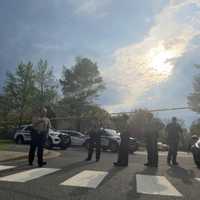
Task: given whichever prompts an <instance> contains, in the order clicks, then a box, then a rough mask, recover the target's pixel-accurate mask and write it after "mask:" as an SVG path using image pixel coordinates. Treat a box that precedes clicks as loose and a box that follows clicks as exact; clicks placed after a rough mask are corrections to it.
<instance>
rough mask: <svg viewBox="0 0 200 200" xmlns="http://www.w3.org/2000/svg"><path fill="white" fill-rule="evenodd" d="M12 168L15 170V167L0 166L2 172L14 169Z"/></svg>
mask: <svg viewBox="0 0 200 200" xmlns="http://www.w3.org/2000/svg"><path fill="white" fill-rule="evenodd" d="M12 168H15V166H6V165H0V171H3V170H7V169H12Z"/></svg>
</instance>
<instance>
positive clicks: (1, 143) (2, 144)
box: [0, 139, 13, 150]
mask: <svg viewBox="0 0 200 200" xmlns="http://www.w3.org/2000/svg"><path fill="white" fill-rule="evenodd" d="M12 143H13V141H12V140H6V139H0V150H6V149H7V148H8V146H9V145H10V144H12Z"/></svg>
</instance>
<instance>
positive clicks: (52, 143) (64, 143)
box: [14, 124, 71, 149]
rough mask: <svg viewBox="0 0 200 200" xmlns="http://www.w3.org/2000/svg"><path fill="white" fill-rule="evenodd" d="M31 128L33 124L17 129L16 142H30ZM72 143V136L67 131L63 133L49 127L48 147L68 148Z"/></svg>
mask: <svg viewBox="0 0 200 200" xmlns="http://www.w3.org/2000/svg"><path fill="white" fill-rule="evenodd" d="M31 129H32V125H31V124H28V125H23V126H21V127H20V128H19V129H17V131H16V133H15V134H14V140H15V142H16V144H24V143H29V142H30V141H31V134H30V133H31ZM70 144H71V138H70V136H69V135H68V134H66V133H61V132H59V131H56V130H54V129H49V133H48V135H47V140H46V144H45V146H46V148H48V149H51V148H53V147H60V148H61V149H66V148H67V147H69V146H70Z"/></svg>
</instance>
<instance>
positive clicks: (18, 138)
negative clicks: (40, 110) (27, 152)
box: [16, 136, 24, 144]
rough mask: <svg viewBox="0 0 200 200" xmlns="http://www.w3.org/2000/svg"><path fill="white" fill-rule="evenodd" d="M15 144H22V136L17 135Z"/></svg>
mask: <svg viewBox="0 0 200 200" xmlns="http://www.w3.org/2000/svg"><path fill="white" fill-rule="evenodd" d="M16 144H24V138H23V137H22V136H18V137H17V139H16Z"/></svg>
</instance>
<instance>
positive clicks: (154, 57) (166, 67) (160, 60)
mask: <svg viewBox="0 0 200 200" xmlns="http://www.w3.org/2000/svg"><path fill="white" fill-rule="evenodd" d="M175 56H176V55H175V52H173V51H170V50H165V49H164V47H162V46H161V47H159V48H154V49H151V51H150V53H149V63H150V64H149V67H150V68H151V69H153V71H154V72H155V73H157V74H161V75H165V76H169V75H170V74H171V72H172V70H173V68H174V65H173V63H171V62H170V59H172V58H173V57H175Z"/></svg>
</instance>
